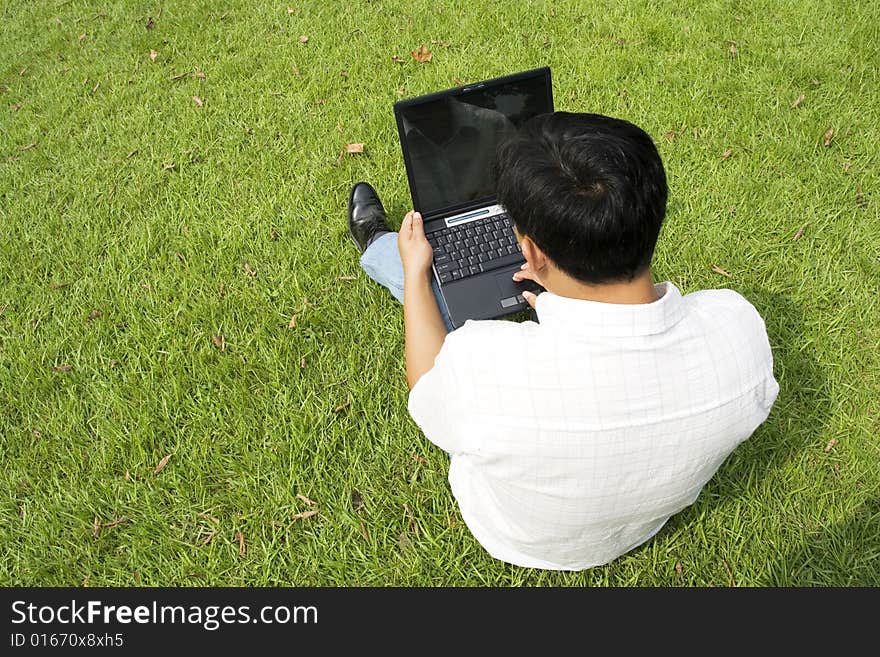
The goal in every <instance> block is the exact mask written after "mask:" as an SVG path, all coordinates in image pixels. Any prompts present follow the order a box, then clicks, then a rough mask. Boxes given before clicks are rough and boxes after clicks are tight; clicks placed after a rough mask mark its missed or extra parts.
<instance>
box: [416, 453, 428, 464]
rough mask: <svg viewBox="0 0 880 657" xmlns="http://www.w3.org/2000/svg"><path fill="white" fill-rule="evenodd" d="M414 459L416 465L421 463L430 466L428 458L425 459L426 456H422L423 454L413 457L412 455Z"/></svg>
mask: <svg viewBox="0 0 880 657" xmlns="http://www.w3.org/2000/svg"><path fill="white" fill-rule="evenodd" d="M412 459H413V461H415V462H416V463H421V464H422V465H428V459H426V458H425V457H424V456H422V455H421V454H413V455H412Z"/></svg>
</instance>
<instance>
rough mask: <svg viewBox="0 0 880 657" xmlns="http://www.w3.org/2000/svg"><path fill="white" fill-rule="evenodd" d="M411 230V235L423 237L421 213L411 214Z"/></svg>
mask: <svg viewBox="0 0 880 657" xmlns="http://www.w3.org/2000/svg"><path fill="white" fill-rule="evenodd" d="M412 228H413V233H414V234H416V235H424V234H425V224H424V222H423V221H422V213H421V212H413V213H412Z"/></svg>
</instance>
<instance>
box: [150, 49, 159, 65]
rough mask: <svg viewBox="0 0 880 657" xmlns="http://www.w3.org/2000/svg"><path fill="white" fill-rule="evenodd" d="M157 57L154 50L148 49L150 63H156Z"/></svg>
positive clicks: (157, 54)
mask: <svg viewBox="0 0 880 657" xmlns="http://www.w3.org/2000/svg"><path fill="white" fill-rule="evenodd" d="M158 56H159V53H157V52H156V51H155V50H153V49H152V48H151V49H150V61H151V62H155V61H156V57H158Z"/></svg>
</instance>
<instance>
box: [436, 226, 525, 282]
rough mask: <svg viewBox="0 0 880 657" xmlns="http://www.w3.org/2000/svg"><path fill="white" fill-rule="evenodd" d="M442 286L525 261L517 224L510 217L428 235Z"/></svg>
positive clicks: (448, 228)
mask: <svg viewBox="0 0 880 657" xmlns="http://www.w3.org/2000/svg"><path fill="white" fill-rule="evenodd" d="M427 238H428V242H430V244H431V246H432V247H433V248H434V268H435V269H436V270H437V275H438V276H439V277H440V282H441V283H448V282H449V281H455V280H458V279H460V278H466V277H468V276H474V275H475V274H481V273H483V272H484V271H491V270H492V269H498V268H499V267H504V266H506V265H512V264H514V263H516V262H520V261H522V253H521V252H520V248H519V244H518V243H517V241H516V236H515V235H514V234H513V224H511V222H510V219H508V217H507V215H506V214H499V215H495V216H494V217H492V218H490V219H483V220H481V221H472V222H470V223H466V224H460V225H458V226H449V227H446V228H442V229H440V230H437V231H434V232H433V233H429V234H428V235H427Z"/></svg>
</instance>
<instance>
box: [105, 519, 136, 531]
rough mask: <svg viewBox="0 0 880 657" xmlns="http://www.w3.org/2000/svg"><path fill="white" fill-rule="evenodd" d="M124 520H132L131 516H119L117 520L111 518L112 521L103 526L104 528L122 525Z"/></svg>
mask: <svg viewBox="0 0 880 657" xmlns="http://www.w3.org/2000/svg"><path fill="white" fill-rule="evenodd" d="M124 522H131V519H130V518H117V519H116V520H111V521H110V522H105V523H104V525H103V527H104V529H110V528H111V527H115V526H116V525H121V524H122V523H124Z"/></svg>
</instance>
